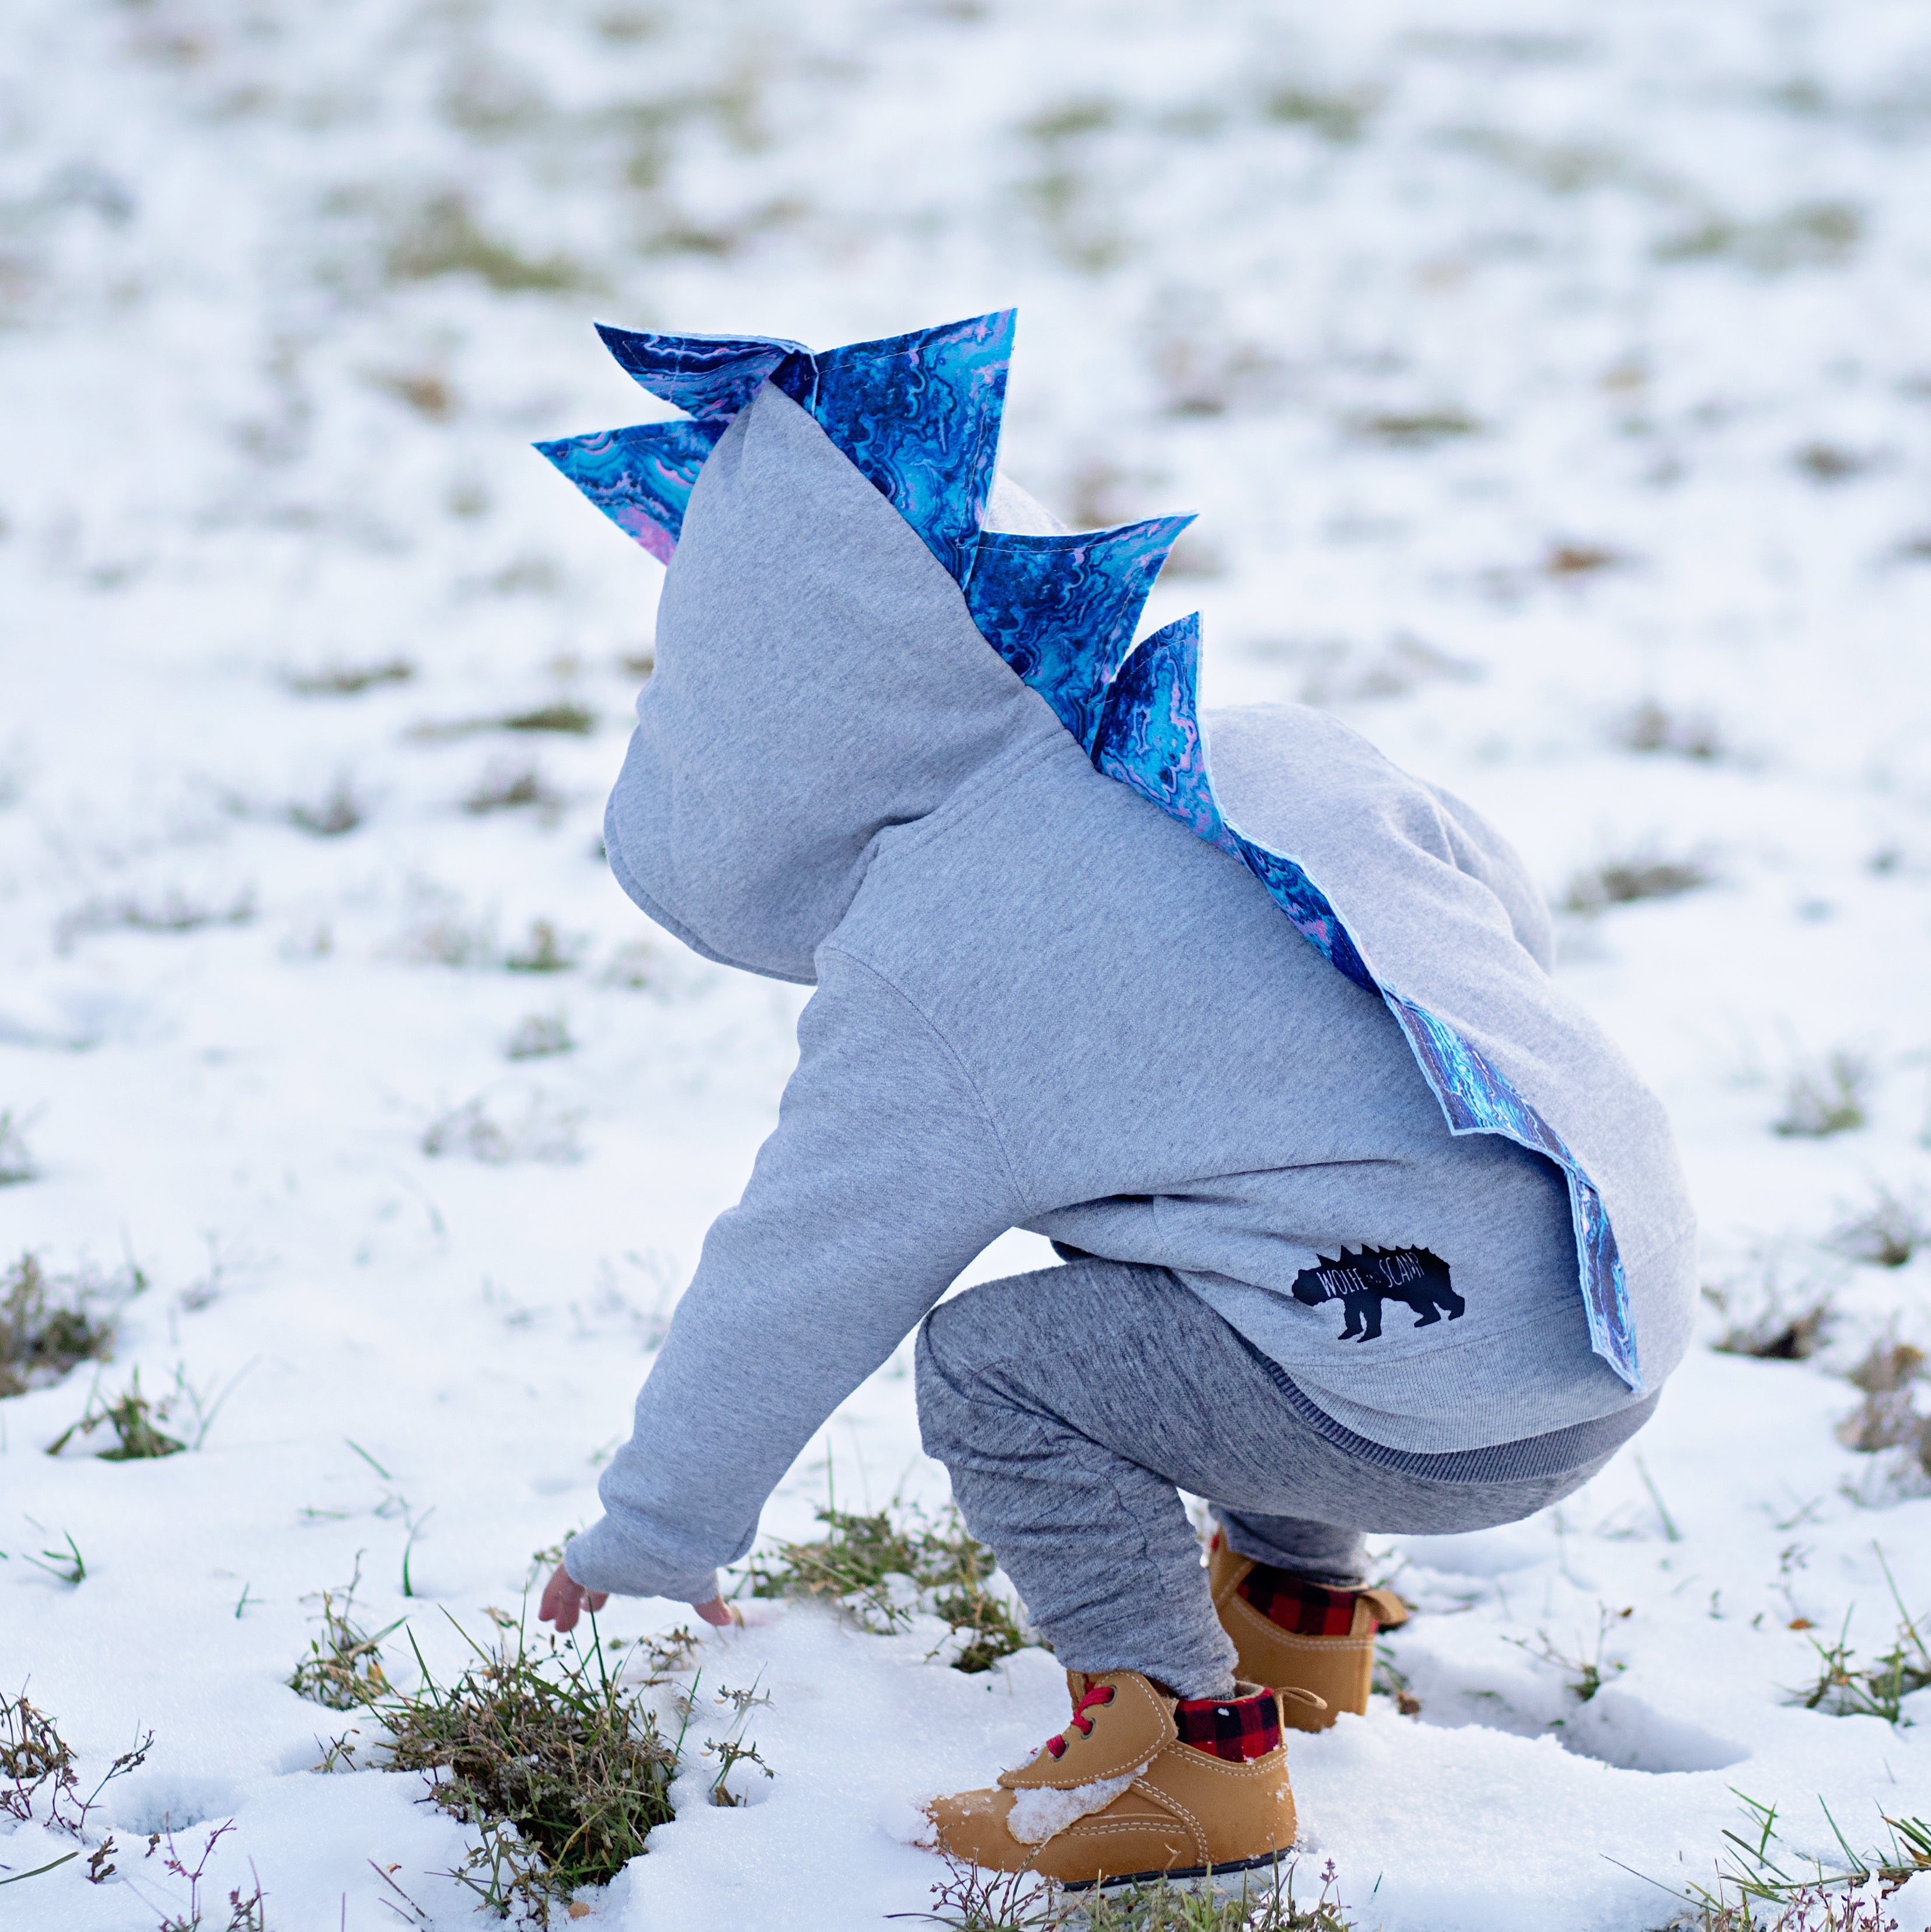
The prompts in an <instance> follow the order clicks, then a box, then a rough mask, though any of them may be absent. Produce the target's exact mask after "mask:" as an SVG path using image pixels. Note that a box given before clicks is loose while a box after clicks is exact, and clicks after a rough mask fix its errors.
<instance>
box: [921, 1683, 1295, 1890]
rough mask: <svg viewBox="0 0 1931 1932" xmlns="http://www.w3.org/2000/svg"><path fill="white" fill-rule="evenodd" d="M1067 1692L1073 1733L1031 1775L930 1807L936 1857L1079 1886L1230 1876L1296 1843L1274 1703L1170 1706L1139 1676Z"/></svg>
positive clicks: (1002, 1779)
mask: <svg viewBox="0 0 1931 1932" xmlns="http://www.w3.org/2000/svg"><path fill="white" fill-rule="evenodd" d="M1066 1682H1067V1686H1068V1689H1069V1690H1070V1691H1071V1693H1072V1696H1073V1718H1072V1721H1071V1724H1068V1726H1067V1727H1066V1729H1065V1731H1064V1732H1062V1733H1061V1734H1060V1735H1059V1736H1058V1737H1056V1738H1050V1739H1047V1742H1046V1744H1045V1745H1044V1746H1043V1747H1042V1748H1041V1750H1040V1751H1038V1752H1037V1753H1036V1754H1035V1755H1034V1757H1033V1758H1032V1761H1031V1762H1030V1763H1027V1764H1025V1765H1023V1766H1020V1768H1019V1769H1017V1770H1015V1771H1007V1772H1001V1773H1000V1775H999V1784H998V1786H997V1787H996V1788H995V1789H993V1790H986V1791H962V1792H960V1793H957V1794H956V1796H953V1797H950V1798H939V1799H934V1800H933V1801H932V1804H931V1805H930V1806H929V1807H928V1811H929V1814H930V1817H931V1818H932V1823H933V1825H934V1826H935V1827H936V1828H937V1834H938V1848H939V1849H941V1851H944V1852H949V1853H950V1855H952V1856H953V1858H959V1859H962V1860H964V1861H967V1862H968V1863H970V1864H975V1865H985V1866H990V1867H992V1868H993V1869H994V1870H999V1871H1021V1870H1034V1871H1037V1872H1038V1873H1041V1875H1042V1876H1045V1877H1047V1878H1053V1879H1059V1881H1060V1882H1062V1884H1067V1885H1074V1886H1076V1887H1077V1886H1083V1885H1092V1884H1095V1883H1096V1882H1107V1883H1112V1882H1116V1881H1117V1882H1126V1881H1128V1880H1129V1879H1138V1878H1153V1877H1158V1876H1161V1875H1162V1874H1164V1875H1165V1876H1167V1877H1170V1878H1175V1879H1186V1878H1194V1877H1198V1876H1201V1875H1202V1874H1203V1873H1206V1872H1207V1871H1208V1870H1209V1869H1211V1870H1214V1871H1216V1872H1222V1871H1238V1870H1243V1869H1245V1868H1246V1867H1250V1866H1254V1865H1260V1864H1269V1863H1271V1862H1272V1859H1273V1858H1274V1856H1275V1853H1277V1852H1286V1851H1287V1849H1288V1848H1289V1847H1290V1846H1291V1845H1292V1844H1293V1842H1294V1795H1293V1792H1292V1791H1291V1790H1290V1789H1289V1787H1288V1783H1287V1746H1286V1745H1284V1743H1282V1742H1281V1716H1280V1703H1279V1700H1278V1699H1277V1698H1276V1697H1275V1694H1274V1693H1273V1692H1272V1691H1269V1690H1266V1689H1264V1688H1263V1687H1262V1686H1261V1685H1257V1684H1241V1685H1236V1687H1235V1691H1234V1694H1233V1697H1228V1698H1224V1699H1219V1700H1215V1699H1211V1698H1197V1699H1191V1700H1185V1701H1182V1702H1177V1703H1176V1700H1174V1699H1173V1698H1171V1697H1167V1696H1165V1695H1164V1694H1162V1693H1161V1691H1158V1689H1156V1688H1155V1687H1154V1685H1152V1684H1150V1683H1149V1682H1148V1681H1147V1680H1146V1679H1145V1678H1144V1677H1143V1676H1140V1673H1138V1672H1137V1671H1134V1670H1110V1671H1106V1672H1104V1673H1101V1675H1099V1676H1092V1677H1089V1676H1084V1675H1083V1674H1082V1673H1080V1672H1078V1671H1077V1670H1075V1671H1068V1673H1067V1676H1066ZM1293 1701H1296V1702H1297V1703H1298V1702H1299V1700H1293Z"/></svg>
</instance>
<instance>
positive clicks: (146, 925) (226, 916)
mask: <svg viewBox="0 0 1931 1932" xmlns="http://www.w3.org/2000/svg"><path fill="white" fill-rule="evenodd" d="M254 916H255V895H254V891H253V889H251V888H250V887H248V886H243V887H242V889H241V890H240V891H239V892H236V893H235V894H234V895H233V896H232V897H231V898H228V899H227V900H226V901H219V900H215V899H212V898H204V897H202V896H200V895H197V894H194V893H191V892H187V891H185V890H184V889H182V887H180V886H167V887H165V888H164V889H162V890H161V891H160V892H156V893H154V894H152V895H143V894H141V893H139V892H125V893H123V894H122V895H121V896H120V897H119V898H113V899H90V900H89V901H88V902H87V903H86V904H85V905H83V906H79V907H76V908H75V909H74V910H73V911H72V912H71V913H68V914H67V915H66V916H65V917H64V918H63V919H62V920H61V921H60V923H59V926H58V927H57V928H56V932H55V941H56V944H57V945H58V946H59V948H60V949H61V950H62V951H65V950H67V948H68V947H71V945H73V944H74V941H76V940H77V939H81V938H86V937H88V936H89V935H92V934H95V933H101V932H161V933H182V932H200V931H201V930H202V929H203V928H204V927H206V926H247V925H249V924H251V922H253V920H254Z"/></svg>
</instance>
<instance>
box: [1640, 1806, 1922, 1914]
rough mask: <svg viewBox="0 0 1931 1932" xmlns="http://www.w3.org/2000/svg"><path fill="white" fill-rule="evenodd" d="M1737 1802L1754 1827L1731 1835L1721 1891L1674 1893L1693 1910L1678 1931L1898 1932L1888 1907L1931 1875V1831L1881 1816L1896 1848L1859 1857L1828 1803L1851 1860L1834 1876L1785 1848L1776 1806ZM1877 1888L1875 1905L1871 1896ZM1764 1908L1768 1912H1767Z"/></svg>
mask: <svg viewBox="0 0 1931 1932" xmlns="http://www.w3.org/2000/svg"><path fill="white" fill-rule="evenodd" d="M1736 1796H1737V1798H1739V1799H1740V1800H1741V1801H1742V1802H1743V1809H1744V1812H1745V1814H1746V1817H1747V1819H1748V1823H1747V1824H1746V1826H1745V1827H1744V1829H1743V1830H1742V1831H1740V1832H1725V1833H1724V1834H1723V1837H1724V1839H1725V1852H1724V1854H1723V1856H1724V1858H1725V1859H1726V1860H1727V1861H1728V1862H1727V1863H1724V1862H1719V1864H1717V1867H1716V1873H1715V1881H1714V1884H1713V1885H1689V1887H1687V1888H1686V1889H1685V1890H1684V1891H1681V1892H1677V1893H1674V1896H1675V1897H1678V1898H1680V1899H1681V1900H1683V1903H1685V1904H1686V1906H1689V1908H1690V1909H1689V1913H1688V1914H1679V1915H1677V1917H1676V1918H1673V1919H1672V1920H1671V1921H1670V1923H1671V1925H1672V1926H1689V1927H1693V1928H1694V1932H1896V1924H1897V1921H1896V1920H1895V1919H1894V1918H1887V1917H1886V1916H1885V1915H1884V1905H1883V1902H1882V1901H1883V1900H1884V1898H1886V1897H1888V1896H1889V1895H1890V1894H1891V1893H1892V1892H1893V1891H1896V1889H1897V1888H1898V1887H1899V1886H1900V1885H1903V1884H1904V1883H1905V1882H1907V1881H1908V1879H1911V1878H1913V1877H1914V1876H1917V1873H1920V1872H1921V1871H1925V1870H1931V1824H1927V1823H1926V1821H1925V1820H1923V1819H1922V1818H1893V1817H1890V1816H1889V1815H1888V1814H1885V1813H1882V1812H1880V1814H1878V1815H1879V1816H1880V1817H1881V1818H1882V1819H1883V1822H1884V1825H1885V1826H1886V1827H1887V1829H1888V1830H1889V1832H1890V1843H1889V1844H1888V1845H1887V1846H1885V1847H1884V1848H1883V1849H1881V1850H1876V1851H1869V1852H1857V1851H1855V1850H1853V1849H1852V1848H1851V1844H1850V1843H1849V1841H1848V1840H1847V1839H1846V1838H1845V1836H1844V1834H1843V1832H1842V1831H1841V1830H1840V1829H1839V1828H1838V1824H1837V1821H1836V1819H1835V1818H1833V1817H1831V1815H1830V1808H1829V1806H1827V1805H1825V1804H1824V1802H1823V1800H1822V1799H1818V1808H1819V1809H1820V1810H1821V1811H1822V1812H1823V1814H1824V1820H1825V1821H1826V1823H1828V1824H1829V1826H1830V1834H1831V1836H1832V1837H1833V1838H1835V1839H1836V1841H1837V1843H1838V1846H1839V1849H1840V1850H1841V1851H1842V1859H1841V1860H1840V1861H1835V1862H1836V1869H1835V1870H1832V1869H1830V1868H1828V1867H1826V1865H1825V1864H1824V1861H1823V1860H1822V1859H1821V1858H1806V1857H1803V1856H1800V1855H1797V1854H1796V1853H1794V1852H1791V1851H1790V1850H1789V1849H1788V1848H1787V1847H1786V1846H1785V1845H1784V1844H1783V1843H1782V1839H1781V1838H1780V1837H1779V1834H1778V1832H1777V1829H1776V1822H1777V1808H1776V1806H1775V1805H1764V1804H1761V1803H1760V1802H1758V1800H1757V1799H1754V1798H1752V1797H1750V1796H1748V1794H1747V1793H1743V1792H1741V1791H1739V1792H1737V1793H1736ZM1617 1862H1619V1863H1620V1861H1617ZM1806 1866H1808V1867H1809V1870H1803V1867H1806ZM1624 1868H1625V1869H1626V1870H1627V1869H1629V1867H1624ZM1639 1876H1640V1874H1639ZM1652 1882H1655V1881H1652ZM1872 1886H1875V1888H1876V1890H1877V1892H1878V1896H1877V1897H1871V1896H1870V1895H1869V1889H1868V1888H1871V1887H1872ZM1663 1889H1664V1890H1665V1891H1670V1890H1671V1888H1670V1887H1669V1886H1667V1885H1665V1886H1664V1887H1663ZM1853 1894H1863V1896H1861V1897H1858V1896H1854V1895H1853ZM1760 1906H1761V1907H1764V1908H1767V1909H1764V1910H1763V1911H1761V1912H1760V1911H1759V1910H1758V1907H1760Z"/></svg>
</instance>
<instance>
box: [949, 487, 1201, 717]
mask: <svg viewBox="0 0 1931 1932" xmlns="http://www.w3.org/2000/svg"><path fill="white" fill-rule="evenodd" d="M1192 521H1193V518H1192V517H1152V518H1151V519H1149V520H1148V521H1147V522H1146V523H1125V524H1122V525H1121V526H1119V528H1118V529H1110V530H1091V531H1086V532H1074V533H1069V534H1068V535H1058V536H1021V535H1014V534H1013V533H1012V532H1008V531H1005V530H986V531H984V532H981V535H980V537H979V541H978V550H977V552H976V553H975V558H974V561H973V565H972V575H971V577H969V579H968V580H967V581H966V585H965V607H966V608H967V609H968V610H969V611H970V612H971V613H972V622H974V623H975V625H977V626H978V630H979V634H980V635H981V637H984V639H985V640H986V641H987V643H989V644H990V645H991V646H992V647H993V649H995V650H996V651H997V652H999V655H1000V656H1002V658H1005V661H1007V663H1008V664H1011V666H1012V667H1013V669H1014V670H1016V671H1017V672H1018V673H1019V674H1020V676H1021V677H1023V678H1024V679H1025V680H1026V682H1027V683H1028V684H1029V685H1032V688H1033V689H1034V690H1035V691H1038V693H1039V694H1040V695H1041V697H1044V699H1045V700H1046V701H1047V703H1049V704H1050V705H1051V706H1053V713H1054V715H1056V717H1057V718H1059V721H1060V723H1061V724H1064V725H1065V727H1066V728H1067V730H1069V731H1071V733H1072V734H1073V735H1074V737H1076V738H1077V739H1079V741H1080V744H1081V745H1082V746H1083V748H1085V749H1086V751H1089V752H1090V751H1092V749H1093V741H1094V735H1095V733H1096V732H1097V731H1098V729H1099V726H1100V705H1101V699H1102V698H1103V697H1104V695H1105V694H1106V688H1107V685H1109V684H1110V682H1112V681H1113V674H1114V673H1115V672H1116V671H1117V670H1119V667H1120V664H1121V663H1122V661H1123V660H1124V659H1125V656H1126V655H1127V653H1128V652H1129V651H1130V650H1131V649H1132V648H1133V638H1134V631H1137V629H1138V628H1140V611H1141V610H1142V609H1143V607H1144V606H1145V604H1146V598H1147V593H1148V592H1149V591H1150V590H1151V589H1152V588H1153V580H1154V579H1155V577H1158V575H1159V574H1160V567H1161V565H1162V564H1163V563H1164V562H1166V560H1167V552H1168V551H1169V550H1171V549H1172V548H1173V543H1174V539H1175V538H1176V537H1178V536H1179V534H1180V532H1182V530H1183V529H1185V528H1186V527H1187V526H1188V524H1189V523H1191V522H1192Z"/></svg>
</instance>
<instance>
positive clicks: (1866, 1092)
mask: <svg viewBox="0 0 1931 1932" xmlns="http://www.w3.org/2000/svg"><path fill="white" fill-rule="evenodd" d="M1874 1077H1875V1070H1874V1069H1873V1068H1872V1065H1871V1064H1870V1062H1869V1060H1867V1059H1866V1058H1865V1057H1864V1056H1863V1055H1862V1054H1860V1053H1854V1052H1851V1051H1850V1050H1849V1049H1848V1048H1845V1047H1839V1048H1837V1049H1835V1050H1834V1051H1833V1052H1830V1053H1829V1054H1827V1055H1825V1057H1824V1059H1823V1060H1822V1061H1821V1062H1818V1063H1816V1064H1813V1065H1809V1066H1799V1067H1796V1068H1795V1069H1794V1070H1793V1071H1792V1072H1791V1076H1790V1079H1789V1082H1788V1085H1786V1086H1785V1088H1784V1097H1783V1112H1782V1113H1781V1114H1779V1115H1778V1116H1777V1118H1776V1120H1774V1121H1772V1122H1771V1124H1770V1130H1771V1132H1772V1133H1776V1134H1779V1135H1781V1136H1782V1137H1783V1138H1784V1139H1786V1140H1826V1139H1829V1137H1830V1136H1831V1135H1833V1134H1844V1133H1851V1131H1853V1130H1854V1129H1856V1128H1858V1127H1863V1125H1865V1124H1866V1121H1867V1120H1868V1119H1869V1115H1868V1113H1867V1112H1866V1103H1867V1102H1868V1100H1869V1096H1870V1089H1871V1085H1872V1079H1874Z"/></svg>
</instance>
